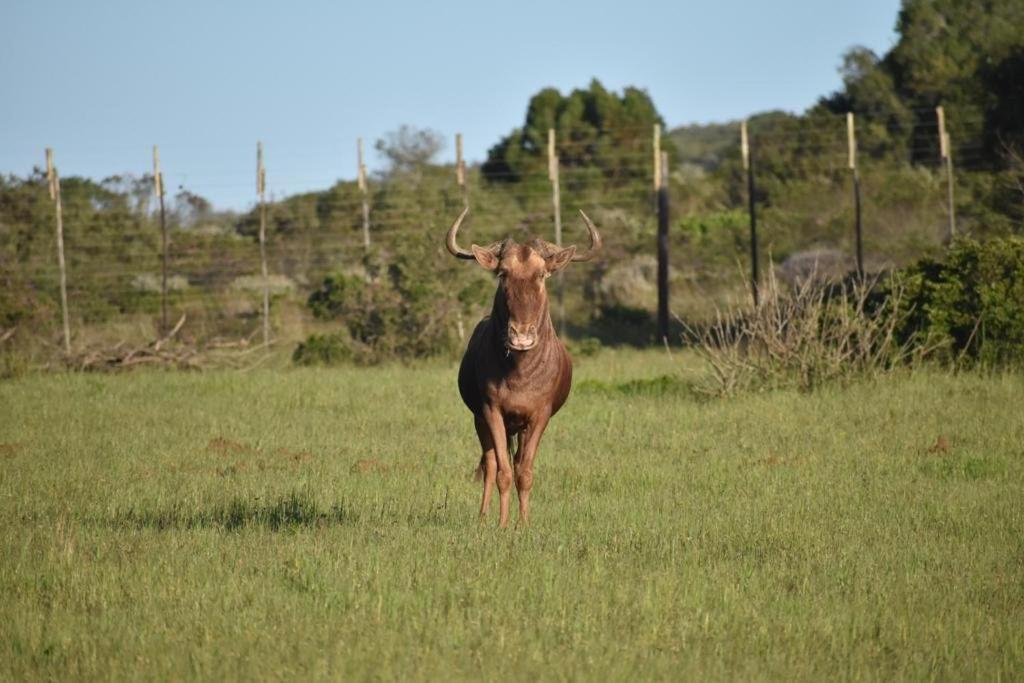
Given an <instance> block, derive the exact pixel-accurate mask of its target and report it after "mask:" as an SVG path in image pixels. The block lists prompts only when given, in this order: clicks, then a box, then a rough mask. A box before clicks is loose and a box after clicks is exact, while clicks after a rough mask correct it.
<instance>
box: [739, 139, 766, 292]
mask: <svg viewBox="0 0 1024 683" xmlns="http://www.w3.org/2000/svg"><path fill="white" fill-rule="evenodd" d="M740 153H741V154H742V156H743V170H744V171H746V172H747V202H748V210H749V212H750V291H751V293H752V294H753V297H754V306H755V307H757V306H759V305H760V303H761V294H760V291H759V285H758V282H759V281H760V278H759V277H758V263H757V262H758V255H757V200H756V199H755V188H754V160H753V158H752V157H751V154H750V140H749V139H748V137H747V121H746V119H744V120H743V121H741V122H740Z"/></svg>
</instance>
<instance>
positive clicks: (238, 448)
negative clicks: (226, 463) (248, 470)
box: [206, 436, 259, 455]
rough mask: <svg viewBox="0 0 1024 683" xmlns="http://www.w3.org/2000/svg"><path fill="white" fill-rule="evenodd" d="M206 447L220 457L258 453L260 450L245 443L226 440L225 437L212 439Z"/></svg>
mask: <svg viewBox="0 0 1024 683" xmlns="http://www.w3.org/2000/svg"><path fill="white" fill-rule="evenodd" d="M206 447H207V448H208V449H210V450H211V451H213V452H214V453H219V454H220V455H240V454H242V453H258V452H259V450H257V449H256V448H253V447H252V446H247V445H246V444H244V443H239V442H237V441H232V440H231V439H225V438H224V437H223V436H218V437H216V438H213V439H210V441H209V443H207V444H206Z"/></svg>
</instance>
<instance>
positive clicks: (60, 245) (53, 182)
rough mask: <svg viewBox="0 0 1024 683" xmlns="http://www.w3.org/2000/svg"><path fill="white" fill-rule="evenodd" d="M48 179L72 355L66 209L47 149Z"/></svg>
mask: <svg viewBox="0 0 1024 683" xmlns="http://www.w3.org/2000/svg"><path fill="white" fill-rule="evenodd" d="M46 179H47V181H48V182H49V186H50V199H52V200H53V203H54V206H55V208H56V212H57V265H58V267H59V268H60V313H61V320H62V323H63V325H62V327H63V331H64V354H65V355H68V356H70V355H71V324H70V322H69V321H68V274H67V266H66V264H65V262H64V209H63V207H62V205H61V200H60V173H58V171H57V167H56V166H54V164H53V150H52V149H51V148H49V147H47V148H46Z"/></svg>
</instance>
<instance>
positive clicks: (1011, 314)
mask: <svg viewBox="0 0 1024 683" xmlns="http://www.w3.org/2000/svg"><path fill="white" fill-rule="evenodd" d="M900 279H901V280H902V283H901V285H900V286H901V287H903V288H904V289H905V293H906V301H907V304H908V305H910V306H911V307H912V309H913V312H912V315H910V316H909V317H908V318H907V319H906V320H905V323H904V324H903V325H901V327H900V329H899V330H898V332H899V336H900V339H901V340H903V341H907V340H910V339H913V338H915V337H918V338H920V337H922V336H927V337H930V338H933V339H936V340H940V341H942V342H944V343H945V348H946V349H947V350H946V353H947V355H948V360H952V361H954V362H958V363H969V364H981V365H985V366H999V365H1021V364H1024V239H1021V238H1014V237H1011V238H1006V239H993V240H989V241H986V242H978V241H975V240H970V239H961V240H957V241H956V242H954V243H953V245H952V246H951V247H950V249H949V250H948V251H947V253H946V255H945V259H943V260H941V261H939V260H934V259H923V260H921V261H919V262H918V263H917V264H915V265H913V266H911V267H910V268H907V269H906V270H905V271H904V273H902V277H901V278H900Z"/></svg>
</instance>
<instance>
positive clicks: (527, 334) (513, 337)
mask: <svg viewBox="0 0 1024 683" xmlns="http://www.w3.org/2000/svg"><path fill="white" fill-rule="evenodd" d="M536 345H537V325H535V324H534V323H529V324H526V325H517V324H516V323H514V322H509V324H508V335H507V336H506V338H505V346H507V347H508V348H509V349H510V350H512V351H529V350H530V349H532V348H533V347H534V346H536Z"/></svg>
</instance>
